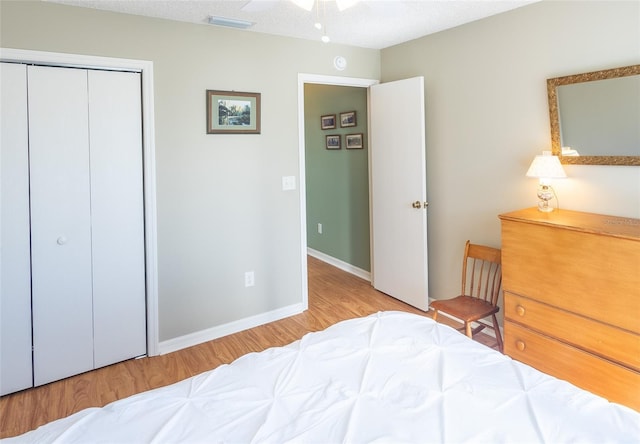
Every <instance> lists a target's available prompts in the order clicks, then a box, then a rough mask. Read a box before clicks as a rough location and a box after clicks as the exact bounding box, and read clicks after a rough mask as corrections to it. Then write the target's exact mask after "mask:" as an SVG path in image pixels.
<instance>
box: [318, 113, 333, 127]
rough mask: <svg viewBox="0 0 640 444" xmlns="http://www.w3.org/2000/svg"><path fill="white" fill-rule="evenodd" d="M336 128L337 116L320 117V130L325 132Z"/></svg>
mask: <svg viewBox="0 0 640 444" xmlns="http://www.w3.org/2000/svg"><path fill="white" fill-rule="evenodd" d="M335 127H336V115H335V114H328V115H326V116H320V128H321V129H323V130H326V129H334V128H335Z"/></svg>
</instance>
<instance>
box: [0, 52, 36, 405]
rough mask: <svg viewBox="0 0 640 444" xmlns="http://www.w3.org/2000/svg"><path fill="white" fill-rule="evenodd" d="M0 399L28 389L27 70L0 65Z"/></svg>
mask: <svg viewBox="0 0 640 444" xmlns="http://www.w3.org/2000/svg"><path fill="white" fill-rule="evenodd" d="M0 82H1V84H0V110H2V113H1V118H0V149H1V155H0V167H1V168H2V171H1V173H0V202H1V208H0V219H1V220H0V245H1V247H0V270H1V275H0V395H6V394H7V393H11V392H15V391H18V390H22V389H25V388H28V387H31V386H32V385H33V380H32V374H33V373H32V367H31V269H30V267H31V265H30V260H31V257H30V246H29V240H30V238H29V130H28V127H27V68H26V65H18V64H13V63H1V64H0Z"/></svg>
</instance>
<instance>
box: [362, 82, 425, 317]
mask: <svg viewBox="0 0 640 444" xmlns="http://www.w3.org/2000/svg"><path fill="white" fill-rule="evenodd" d="M369 99H370V107H369V108H370V110H369V113H370V134H371V139H370V147H371V148H370V156H371V158H370V162H371V213H372V218H371V220H372V223H371V232H372V251H371V258H372V270H371V272H372V284H373V287H374V288H376V289H377V290H380V291H382V292H383V293H386V294H388V295H390V296H393V297H395V298H397V299H400V300H402V301H404V302H406V303H408V304H410V305H412V306H414V307H417V308H419V309H421V310H425V311H426V310H427V309H428V306H429V297H428V270H427V211H426V208H425V202H426V193H427V186H426V151H425V117H424V79H423V77H415V78H411V79H406V80H400V81H396V82H389V83H382V84H379V85H373V86H371V88H370V96H369ZM418 205H419V208H416V207H417V206H418Z"/></svg>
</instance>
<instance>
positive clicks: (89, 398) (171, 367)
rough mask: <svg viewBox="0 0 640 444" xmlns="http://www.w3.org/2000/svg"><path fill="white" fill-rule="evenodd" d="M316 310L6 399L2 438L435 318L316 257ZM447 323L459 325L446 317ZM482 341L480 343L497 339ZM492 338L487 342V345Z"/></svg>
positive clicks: (1, 403)
mask: <svg viewBox="0 0 640 444" xmlns="http://www.w3.org/2000/svg"><path fill="white" fill-rule="evenodd" d="M308 280H309V310H307V311H305V312H304V313H301V314H298V315H295V316H291V317H289V318H286V319H282V320H280V321H277V322H272V323H269V324H266V325H262V326H259V327H256V328H253V329H250V330H246V331H242V332H239V333H235V334H232V335H229V336H225V337H223V338H219V339H216V340H213V341H209V342H206V343H204V344H200V345H197V346H194V347H189V348H186V349H183V350H179V351H176V352H173V353H169V354H166V355H162V356H153V357H146V358H141V359H132V360H129V361H125V362H121V363H119V364H114V365H110V366H108V367H104V368H101V369H98V370H94V371H91V372H87V373H83V374H81V375H77V376H73V377H70V378H67V379H64V380H62V381H56V382H52V383H50V384H47V385H44V386H41V387H35V388H32V389H28V390H24V391H21V392H18V393H14V394H11V395H6V396H3V397H2V398H0V438H4V437H8V436H15V435H18V434H21V433H24V432H26V431H29V430H32V429H34V428H36V427H38V426H40V425H42V424H45V423H47V422H50V421H53V420H55V419H58V418H63V417H65V416H68V415H70V414H72V413H75V412H77V411H80V410H82V409H85V408H88V407H102V406H104V405H106V404H108V403H110V402H113V401H115V400H118V399H122V398H126V397H127V396H131V395H133V394H136V393H140V392H143V391H147V390H150V389H153V388H157V387H161V386H165V385H168V384H172V383H174V382H177V381H180V380H182V379H185V378H188V377H191V376H193V375H196V374H199V373H202V372H204V371H207V370H210V369H213V368H216V367H218V366H219V365H222V364H226V363H230V362H232V361H233V360H235V359H236V358H238V357H240V356H242V355H244V354H246V353H249V352H257V351H261V350H265V349H267V348H269V347H277V346H282V345H286V344H289V343H291V342H293V341H295V340H297V339H300V338H301V337H302V336H303V335H304V334H306V333H307V332H311V331H319V330H323V329H325V328H327V327H329V326H330V325H332V324H335V323H336V322H339V321H342V320H346V319H351V318H355V317H360V316H367V315H369V314H372V313H376V312H378V311H387V310H400V311H408V312H411V313H418V314H422V315H428V314H426V313H424V312H422V311H420V310H418V309H416V308H414V307H411V306H409V305H407V304H404V303H403V302H401V301H399V300H397V299H394V298H391V297H389V296H387V295H385V294H383V293H380V292H378V291H376V290H374V289H373V288H372V287H371V285H370V283H369V282H367V281H365V280H363V279H360V278H358V277H356V276H354V275H352V274H349V273H346V272H344V271H341V270H339V269H337V268H335V267H333V266H331V265H329V264H326V263H324V262H322V261H320V260H318V259H315V258H312V257H310V258H309V261H308ZM439 320H441V321H442V322H445V323H447V324H450V325H454V326H456V324H455V323H453V322H451V321H450V320H447V319H446V318H444V317H441V319H439ZM486 338H488V337H485V339H482V340H481V342H486V341H490V338H489V339H486ZM487 343H488V342H487Z"/></svg>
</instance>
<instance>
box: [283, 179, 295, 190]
mask: <svg viewBox="0 0 640 444" xmlns="http://www.w3.org/2000/svg"><path fill="white" fill-rule="evenodd" d="M295 189H296V176H282V191H290V190H295Z"/></svg>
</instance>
